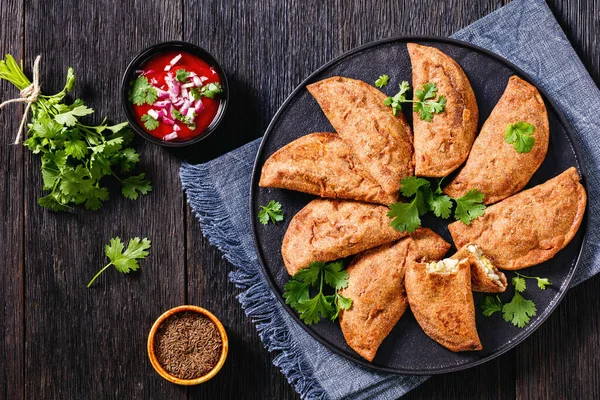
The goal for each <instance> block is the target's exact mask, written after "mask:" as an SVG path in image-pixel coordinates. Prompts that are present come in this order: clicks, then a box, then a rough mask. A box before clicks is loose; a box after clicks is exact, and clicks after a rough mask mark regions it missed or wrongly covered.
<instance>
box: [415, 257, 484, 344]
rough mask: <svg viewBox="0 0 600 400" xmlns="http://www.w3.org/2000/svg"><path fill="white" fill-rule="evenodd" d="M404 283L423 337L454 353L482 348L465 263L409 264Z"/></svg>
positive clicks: (468, 268) (467, 268)
mask: <svg viewBox="0 0 600 400" xmlns="http://www.w3.org/2000/svg"><path fill="white" fill-rule="evenodd" d="M404 284H405V287H406V294H407V296H408V303H409V304H410V309H411V310H412V312H413V314H414V316H415V318H416V320H417V322H418V323H419V325H420V326H421V328H423V331H424V332H425V333H426V334H427V336H429V337H430V338H432V339H433V340H435V341H436V342H438V343H439V344H441V345H442V346H444V347H445V348H447V349H449V350H451V351H454V352H457V351H472V350H481V349H482V346H481V342H480V340H479V335H478V334H477V328H476V326H475V305H474V304H473V293H472V292H471V267H470V265H469V261H468V260H466V259H465V260H461V261H459V260H454V259H450V258H447V259H444V260H442V261H437V262H435V261H434V262H431V263H416V264H412V265H409V266H408V267H407V269H406V277H405V282H404Z"/></svg>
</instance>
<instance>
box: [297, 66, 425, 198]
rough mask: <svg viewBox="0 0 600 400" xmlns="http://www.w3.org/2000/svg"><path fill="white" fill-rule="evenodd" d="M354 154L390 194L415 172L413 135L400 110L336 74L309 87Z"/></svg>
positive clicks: (369, 88)
mask: <svg viewBox="0 0 600 400" xmlns="http://www.w3.org/2000/svg"><path fill="white" fill-rule="evenodd" d="M306 88H307V89H308V91H309V92H310V94H312V95H313V97H314V98H315V99H316V100H317V102H318V103H319V105H320V106H321V109H323V112H324V113H325V116H326V117H327V118H328V119H329V122H331V125H333V128H334V129H335V131H336V132H337V133H338V134H339V135H340V137H341V138H342V139H343V140H344V141H345V142H346V143H348V145H349V146H350V148H351V150H352V153H353V154H354V155H355V156H356V157H357V158H358V160H359V161H360V162H361V163H362V165H363V167H364V168H365V169H366V170H367V171H368V172H369V174H370V175H371V176H372V177H373V179H375V180H376V181H377V182H378V183H379V184H380V185H381V187H382V188H383V190H384V191H385V192H386V193H396V192H398V190H400V180H401V179H402V178H404V177H406V176H412V175H413V173H414V156H413V137H412V132H411V130H410V127H409V126H408V124H407V123H406V120H405V119H404V116H403V115H402V113H401V112H400V113H399V114H398V116H394V115H393V114H392V111H391V109H390V108H389V107H387V106H385V105H384V104H383V101H384V100H385V98H386V96H385V94H383V93H382V92H380V91H379V90H377V89H376V88H374V87H373V86H371V85H368V84H366V83H365V82H363V81H359V80H356V79H350V78H344V77H340V76H334V77H332V78H328V79H324V80H322V81H319V82H316V83H313V84H311V85H308V86H307V87H306Z"/></svg>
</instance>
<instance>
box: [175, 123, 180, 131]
mask: <svg viewBox="0 0 600 400" xmlns="http://www.w3.org/2000/svg"><path fill="white" fill-rule="evenodd" d="M180 130H181V127H180V126H179V125H177V124H174V125H173V131H174V132H179V131H180Z"/></svg>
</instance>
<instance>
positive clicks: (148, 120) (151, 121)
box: [142, 114, 158, 131]
mask: <svg viewBox="0 0 600 400" xmlns="http://www.w3.org/2000/svg"><path fill="white" fill-rule="evenodd" d="M142 122H143V123H144V126H145V127H146V129H148V130H149V131H153V130H155V129H156V128H158V120H157V119H155V118H154V117H152V116H150V115H148V114H144V115H142Z"/></svg>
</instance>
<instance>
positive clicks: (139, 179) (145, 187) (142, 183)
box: [121, 173, 152, 200]
mask: <svg viewBox="0 0 600 400" xmlns="http://www.w3.org/2000/svg"><path fill="white" fill-rule="evenodd" d="M145 176H146V174H145V173H141V174H139V175H137V176H130V177H129V178H126V179H123V180H122V181H121V186H122V187H121V193H122V194H123V196H125V197H126V198H128V199H130V200H135V199H137V198H138V192H139V193H141V194H148V193H149V192H151V191H152V185H151V184H150V181H149V180H147V179H144V178H145Z"/></svg>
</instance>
